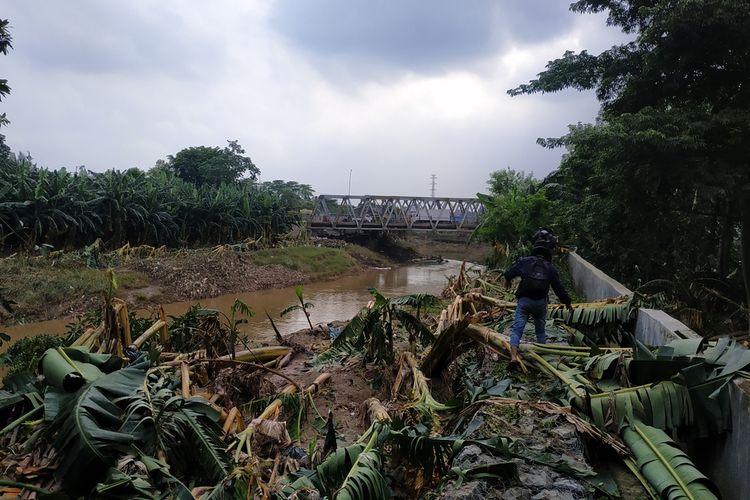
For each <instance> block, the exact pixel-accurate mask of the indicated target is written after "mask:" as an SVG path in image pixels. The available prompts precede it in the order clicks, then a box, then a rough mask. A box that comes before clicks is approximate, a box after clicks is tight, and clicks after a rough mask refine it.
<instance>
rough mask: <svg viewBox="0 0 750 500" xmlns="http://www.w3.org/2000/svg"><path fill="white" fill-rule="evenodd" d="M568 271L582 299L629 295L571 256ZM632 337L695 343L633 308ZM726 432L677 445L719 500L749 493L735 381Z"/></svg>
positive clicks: (739, 389) (748, 400)
mask: <svg viewBox="0 0 750 500" xmlns="http://www.w3.org/2000/svg"><path fill="white" fill-rule="evenodd" d="M568 266H569V267H570V272H571V275H572V277H573V281H574V283H575V285H576V287H577V288H578V291H579V292H580V293H581V294H583V295H584V296H585V297H586V299H587V300H599V299H608V298H614V297H620V296H622V295H632V293H633V292H632V291H630V290H629V289H628V288H627V287H625V286H624V285H623V284H622V283H619V282H618V281H616V280H615V279H613V278H611V277H610V276H607V274H605V273H604V272H602V271H601V270H600V269H598V268H596V267H595V266H594V265H592V264H591V263H590V262H588V261H586V259H584V258H583V257H581V256H580V255H578V254H576V253H570V254H569V256H568ZM635 336H636V338H637V339H638V340H640V341H641V342H643V343H644V344H647V345H651V346H660V345H664V344H666V343H668V342H671V341H672V340H676V339H680V338H683V339H690V338H700V335H698V334H697V333H696V332H694V331H693V330H691V329H690V328H688V327H687V326H686V325H685V324H684V323H682V322H680V321H678V320H676V319H675V318H673V317H672V316H670V315H669V314H667V313H665V312H664V311H662V310H658V309H643V308H642V309H639V310H638V316H637V319H636V324H635ZM728 388H729V400H730V408H731V415H732V430H731V432H728V433H725V434H724V435H721V436H715V437H712V438H711V439H700V440H698V439H692V440H688V441H686V442H683V443H682V445H683V446H684V447H685V449H686V451H687V452H688V453H689V455H690V457H691V458H692V459H693V461H694V463H695V465H696V466H697V467H698V468H699V469H700V470H701V471H702V472H703V473H704V474H706V475H707V476H708V477H709V478H710V479H711V480H712V481H714V483H716V485H717V486H718V487H719V490H720V491H721V494H722V496H723V498H725V499H742V498H747V497H748V492H750V474H749V473H748V472H750V448H749V447H748V440H749V439H750V381H748V380H745V379H743V378H738V379H735V380H733V381H731V382H730V384H729V387H728Z"/></svg>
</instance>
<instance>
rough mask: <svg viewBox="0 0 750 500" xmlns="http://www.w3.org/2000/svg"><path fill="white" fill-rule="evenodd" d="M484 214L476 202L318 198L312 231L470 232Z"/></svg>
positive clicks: (483, 210) (381, 197) (335, 196)
mask: <svg viewBox="0 0 750 500" xmlns="http://www.w3.org/2000/svg"><path fill="white" fill-rule="evenodd" d="M484 213H485V208H484V206H483V205H482V203H481V202H480V201H479V200H478V199H475V198H431V197H418V196H376V195H360V196H355V195H320V196H318V197H317V198H316V199H315V208H314V210H313V213H312V215H311V217H310V227H311V228H313V229H323V228H327V229H334V230H340V231H389V230H401V231H420V230H421V231H437V230H439V231H473V230H474V229H476V227H477V226H478V225H479V221H480V218H481V217H482V215H483V214H484Z"/></svg>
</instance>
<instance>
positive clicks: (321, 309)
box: [4, 260, 461, 342]
mask: <svg viewBox="0 0 750 500" xmlns="http://www.w3.org/2000/svg"><path fill="white" fill-rule="evenodd" d="M460 266H461V263H460V262H459V261H455V260H448V261H444V262H442V263H439V264H434V263H433V264H413V265H408V266H402V267H396V268H388V269H374V270H368V271H363V272H361V273H359V274H357V275H353V276H346V277H343V278H338V279H336V280H333V281H324V282H318V283H309V284H307V285H304V288H303V293H304V297H305V301H306V302H311V303H312V304H313V305H314V308H313V309H311V311H310V313H311V314H310V316H311V320H312V322H313V324H316V323H326V322H329V321H333V320H346V319H350V318H351V317H352V316H354V315H355V314H356V313H357V311H359V310H360V309H361V308H362V307H364V306H365V305H366V304H367V302H368V301H369V300H370V297H371V295H370V293H369V292H368V289H369V288H370V287H374V288H376V289H377V290H378V291H379V292H380V293H382V294H384V295H385V296H387V297H393V296H398V295H406V294H412V293H431V294H434V295H439V294H440V292H441V291H442V289H443V287H444V286H445V283H446V277H447V276H451V275H456V274H457V273H458V270H459V268H460ZM235 298H239V299H241V300H243V301H244V302H245V303H247V304H248V305H249V306H250V307H251V308H252V309H253V311H255V313H256V314H255V317H253V318H251V319H250V321H249V323H248V324H245V325H241V327H240V329H241V331H242V333H243V334H244V335H245V336H246V337H247V338H248V340H250V341H257V342H263V341H268V340H271V339H272V338H273V330H272V328H271V324H270V322H269V321H268V318H266V315H265V311H268V313H269V314H270V315H271V316H272V317H273V318H274V322H275V323H276V326H277V327H278V328H279V330H280V331H281V333H282V334H286V333H291V332H294V331H297V330H300V329H302V328H305V327H307V321H306V320H305V316H304V314H303V313H302V312H294V313H291V314H288V315H286V316H284V317H283V318H280V317H279V312H280V311H281V310H282V309H284V308H285V307H286V306H288V305H290V304H293V303H295V302H296V300H297V297H296V296H295V294H294V287H289V288H275V289H268V290H259V291H255V292H248V293H239V294H230V295H223V296H219V297H214V298H210V299H202V300H200V301H187V302H175V303H172V304H165V305H164V310H165V311H166V313H167V314H168V315H179V314H182V313H184V312H185V311H186V310H187V309H188V307H190V305H192V304H195V303H197V302H200V304H201V305H202V306H204V307H208V308H212V309H218V310H220V311H223V312H226V313H228V312H229V309H230V307H231V306H232V303H233V302H234V300H235ZM144 312H146V311H144ZM68 322H69V320H52V321H41V322H38V323H30V324H27V325H20V326H15V327H6V328H4V331H5V332H7V333H8V334H9V335H10V336H11V338H12V339H17V338H21V337H27V336H31V335H38V334H42V333H48V334H60V333H63V332H65V325H66V324H67V323H68Z"/></svg>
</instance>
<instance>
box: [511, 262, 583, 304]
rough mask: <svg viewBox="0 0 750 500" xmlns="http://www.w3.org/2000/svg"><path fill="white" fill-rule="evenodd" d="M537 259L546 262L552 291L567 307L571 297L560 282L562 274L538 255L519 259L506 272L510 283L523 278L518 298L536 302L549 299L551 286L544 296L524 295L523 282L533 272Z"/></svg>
mask: <svg viewBox="0 0 750 500" xmlns="http://www.w3.org/2000/svg"><path fill="white" fill-rule="evenodd" d="M537 259H540V260H542V261H543V262H544V265H545V266H546V267H547V273H548V276H549V285H551V286H552V289H553V290H554V291H555V294H557V296H558V298H559V299H560V302H562V303H563V304H566V305H567V304H570V296H569V295H568V292H566V291H565V287H563V285H562V283H561V282H560V274H559V273H558V272H557V269H555V266H553V265H552V263H551V262H548V261H547V260H546V259H545V258H544V257H540V256H537V255H535V256H530V257H521V258H520V259H518V261H516V263H515V264H513V265H512V266H510V267H509V268H508V270H507V271H505V274H504V276H505V279H506V280H508V281H510V280H512V279H513V278H516V277H518V276H520V277H521V285H519V287H518V291H517V292H516V297H518V298H519V299H520V298H521V297H528V298H530V299H535V300H538V299H546V298H547V294H548V293H549V286H547V291H546V292H544V295H540V296H538V297H537V296H534V297H531V296H530V295H529V294H526V293H524V287H523V280H524V278H525V277H526V276H528V275H529V273H530V272H531V268H532V267H533V265H534V264H535V263H536V262H537Z"/></svg>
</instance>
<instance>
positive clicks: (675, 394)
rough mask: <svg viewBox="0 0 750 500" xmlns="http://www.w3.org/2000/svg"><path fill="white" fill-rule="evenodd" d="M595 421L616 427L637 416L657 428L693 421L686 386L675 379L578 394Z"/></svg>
mask: <svg viewBox="0 0 750 500" xmlns="http://www.w3.org/2000/svg"><path fill="white" fill-rule="evenodd" d="M576 404H577V406H578V407H579V408H580V407H583V408H585V411H586V413H587V414H588V415H589V416H590V417H591V419H592V420H593V422H594V425H596V426H597V427H599V428H600V429H603V430H606V429H619V428H620V427H621V426H622V425H624V422H626V421H627V420H633V419H634V418H638V419H640V420H642V421H643V422H648V423H649V424H651V425H653V426H654V427H658V428H659V429H679V428H684V427H687V426H689V425H690V424H691V423H692V422H693V404H692V400H691V398H690V394H689V392H688V389H687V388H686V387H685V386H683V385H679V384H676V383H674V382H666V381H665V382H660V383H658V384H656V385H652V386H641V387H631V388H627V389H621V390H619V391H612V392H608V393H603V394H595V395H591V396H587V398H585V400H584V398H577V399H576Z"/></svg>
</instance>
